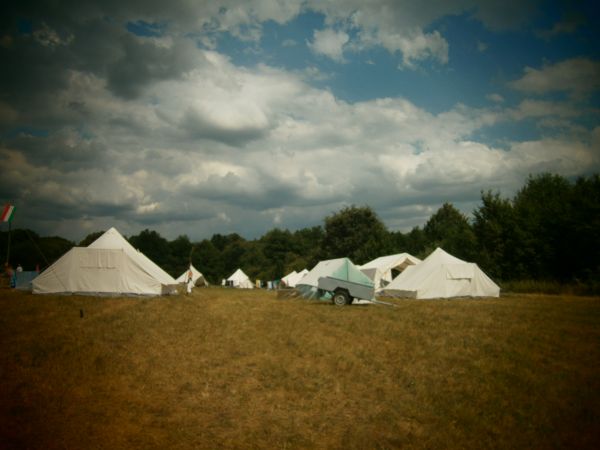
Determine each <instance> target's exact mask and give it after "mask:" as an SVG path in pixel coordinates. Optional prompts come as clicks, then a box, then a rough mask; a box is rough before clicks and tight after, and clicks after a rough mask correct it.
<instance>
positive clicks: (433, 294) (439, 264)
mask: <svg viewBox="0 0 600 450" xmlns="http://www.w3.org/2000/svg"><path fill="white" fill-rule="evenodd" d="M381 293H382V294H384V295H390V296H398V297H409V298H417V299H431V298H452V297H498V296H499V295H500V288H499V287H498V285H496V283H494V282H493V281H492V280H491V279H490V278H489V277H488V276H487V275H486V274H485V273H484V272H483V271H482V270H481V269H480V268H479V267H478V266H477V264H475V263H468V262H465V261H462V260H461V259H458V258H456V257H454V256H452V255H450V254H449V253H446V252H445V251H444V250H442V249H441V248H437V249H436V250H435V251H434V252H433V253H431V255H429V256H428V257H427V258H425V260H424V261H423V262H421V263H420V264H417V265H414V266H409V267H407V268H406V269H405V270H404V272H402V273H401V274H400V275H398V276H397V277H396V278H395V279H394V280H393V281H392V282H391V283H390V284H389V285H387V286H386V287H384V288H383V289H382V290H381Z"/></svg>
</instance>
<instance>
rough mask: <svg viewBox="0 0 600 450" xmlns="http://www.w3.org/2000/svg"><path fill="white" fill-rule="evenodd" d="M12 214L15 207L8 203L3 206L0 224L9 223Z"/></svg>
mask: <svg viewBox="0 0 600 450" xmlns="http://www.w3.org/2000/svg"><path fill="white" fill-rule="evenodd" d="M14 212H15V205H11V204H9V203H7V204H6V205H4V209H3V210H2V216H0V222H10V221H11V220H12V218H13V214H14Z"/></svg>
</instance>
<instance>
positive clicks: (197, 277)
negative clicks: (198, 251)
mask: <svg viewBox="0 0 600 450" xmlns="http://www.w3.org/2000/svg"><path fill="white" fill-rule="evenodd" d="M189 271H191V272H192V282H193V283H194V286H208V282H207V281H206V278H204V275H202V272H200V271H199V270H198V269H196V268H195V267H194V265H193V264H190V267H189V268H188V270H186V271H185V272H183V273H182V274H181V275H179V277H178V278H177V279H176V280H175V281H177V282H178V283H187V281H188V272H189Z"/></svg>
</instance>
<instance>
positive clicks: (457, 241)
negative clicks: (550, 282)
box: [423, 203, 476, 260]
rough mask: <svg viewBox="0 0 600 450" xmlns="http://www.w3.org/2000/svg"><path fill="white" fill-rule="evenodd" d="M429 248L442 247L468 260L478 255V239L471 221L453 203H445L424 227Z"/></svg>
mask: <svg viewBox="0 0 600 450" xmlns="http://www.w3.org/2000/svg"><path fill="white" fill-rule="evenodd" d="M423 231H424V232H425V237H426V238H427V242H428V244H429V250H430V251H432V250H434V249H435V248H436V247H441V248H443V249H444V250H445V251H447V252H448V253H450V254H452V255H454V256H456V257H458V258H461V259H466V260H473V259H474V257H475V256H476V239H475V234H474V233H473V229H472V228H471V225H470V224H469V221H468V220H467V218H466V217H465V215H464V214H462V213H461V212H460V211H459V210H458V209H456V208H455V207H454V206H453V205H452V204H451V203H444V204H443V205H442V206H441V207H440V209H438V210H437V212H436V213H435V214H433V215H432V216H431V217H430V218H429V220H428V221H427V223H426V224H425V227H424V228H423Z"/></svg>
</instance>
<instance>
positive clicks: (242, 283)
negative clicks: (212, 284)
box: [227, 269, 254, 289]
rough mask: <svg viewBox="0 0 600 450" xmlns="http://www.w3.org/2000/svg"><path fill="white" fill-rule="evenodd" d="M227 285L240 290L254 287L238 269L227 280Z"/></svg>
mask: <svg viewBox="0 0 600 450" xmlns="http://www.w3.org/2000/svg"><path fill="white" fill-rule="evenodd" d="M227 285H228V286H231V287H235V288H240V289H252V288H254V285H253V284H252V281H250V278H248V275H246V274H245V273H244V271H243V270H242V269H238V270H236V271H235V272H233V274H232V275H231V276H230V277H229V278H227Z"/></svg>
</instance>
